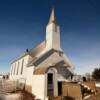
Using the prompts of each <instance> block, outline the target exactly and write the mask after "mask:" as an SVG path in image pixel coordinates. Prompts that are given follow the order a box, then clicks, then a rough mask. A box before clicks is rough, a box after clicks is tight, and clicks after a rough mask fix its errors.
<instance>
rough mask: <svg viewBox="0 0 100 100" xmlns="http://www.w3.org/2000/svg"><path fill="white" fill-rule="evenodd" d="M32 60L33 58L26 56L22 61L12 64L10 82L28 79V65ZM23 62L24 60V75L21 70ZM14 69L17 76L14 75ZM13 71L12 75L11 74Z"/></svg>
mask: <svg viewBox="0 0 100 100" xmlns="http://www.w3.org/2000/svg"><path fill="white" fill-rule="evenodd" d="M30 59H32V57H31V56H29V55H26V56H24V57H22V58H21V59H19V60H17V61H15V62H13V63H12V64H11V69H10V80H17V79H20V78H26V76H27V74H26V73H27V72H26V71H27V64H28V62H29V60H30ZM23 60H24V63H23V73H22V74H21V68H22V61H23ZM18 62H19V69H18V75H17V74H16V73H17V68H18ZM15 65H16V66H15ZM14 68H15V74H14ZM11 71H12V74H11ZM32 71H33V70H32Z"/></svg>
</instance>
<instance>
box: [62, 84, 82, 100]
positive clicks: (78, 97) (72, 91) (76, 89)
mask: <svg viewBox="0 0 100 100" xmlns="http://www.w3.org/2000/svg"><path fill="white" fill-rule="evenodd" d="M62 95H63V96H69V97H72V98H74V99H75V100H82V93H81V87H80V85H78V84H74V83H65V82H63V83H62Z"/></svg>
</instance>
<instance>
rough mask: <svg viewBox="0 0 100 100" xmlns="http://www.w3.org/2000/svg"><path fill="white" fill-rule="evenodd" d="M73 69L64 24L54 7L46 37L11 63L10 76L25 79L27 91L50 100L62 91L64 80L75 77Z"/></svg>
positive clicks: (22, 80) (14, 78)
mask: <svg viewBox="0 0 100 100" xmlns="http://www.w3.org/2000/svg"><path fill="white" fill-rule="evenodd" d="M73 69H74V66H73V64H72V62H71V61H70V60H69V59H68V57H67V56H66V55H65V54H64V51H63V50H62V48H61V46H60V26H59V25H58V24H57V21H56V16H55V11H54V9H52V12H51V16H50V20H49V22H48V24H47V26H46V38H45V40H44V41H43V42H42V43H40V44H39V45H37V46H36V47H35V48H32V49H30V50H26V52H25V53H24V54H23V55H22V56H20V57H19V58H18V59H15V60H14V61H13V62H12V63H11V68H10V80H14V81H19V82H23V83H24V84H25V90H26V91H28V92H30V93H32V94H34V95H35V96H36V98H38V99H41V100H47V99H48V96H59V95H61V93H62V91H61V85H62V82H68V81H70V80H71V77H72V75H73Z"/></svg>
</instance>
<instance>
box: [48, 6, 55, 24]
mask: <svg viewBox="0 0 100 100" xmlns="http://www.w3.org/2000/svg"><path fill="white" fill-rule="evenodd" d="M50 23H55V24H56V16H55V9H54V8H52V12H51V16H50V19H49V23H48V24H50Z"/></svg>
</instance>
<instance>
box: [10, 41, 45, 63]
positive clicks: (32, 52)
mask: <svg viewBox="0 0 100 100" xmlns="http://www.w3.org/2000/svg"><path fill="white" fill-rule="evenodd" d="M44 49H45V41H43V42H42V43H40V44H38V45H37V46H36V47H35V48H32V49H30V50H28V51H26V52H24V53H23V54H22V55H21V56H20V57H19V58H17V59H15V60H14V61H13V62H12V63H14V62H15V61H17V60H19V59H21V58H22V57H24V56H26V55H30V56H31V57H35V56H36V55H37V54H39V53H40V52H42V51H43V50H44Z"/></svg>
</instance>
